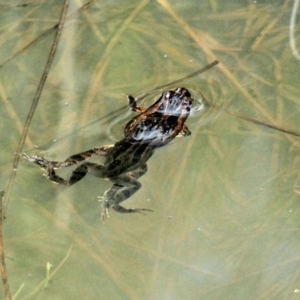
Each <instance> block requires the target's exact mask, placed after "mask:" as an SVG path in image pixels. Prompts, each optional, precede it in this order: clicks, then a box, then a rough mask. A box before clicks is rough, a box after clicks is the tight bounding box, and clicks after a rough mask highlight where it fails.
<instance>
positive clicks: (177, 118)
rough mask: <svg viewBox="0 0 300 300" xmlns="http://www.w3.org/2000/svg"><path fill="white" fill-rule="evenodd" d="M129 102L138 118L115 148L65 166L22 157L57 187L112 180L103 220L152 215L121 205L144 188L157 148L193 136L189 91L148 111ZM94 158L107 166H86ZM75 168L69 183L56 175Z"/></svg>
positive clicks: (166, 95) (173, 93)
mask: <svg viewBox="0 0 300 300" xmlns="http://www.w3.org/2000/svg"><path fill="white" fill-rule="evenodd" d="M128 100H129V106H130V108H131V109H132V110H133V111H135V112H138V113H139V114H138V115H137V116H136V117H134V118H133V119H131V120H130V121H129V122H128V123H127V125H126V126H125V128H124V137H123V139H122V140H120V141H118V142H117V143H116V144H114V145H107V146H103V147H101V148H94V149H91V150H88V151H85V152H82V153H78V154H75V155H72V156H70V157H69V158H67V159H66V160H65V161H63V162H57V161H48V160H46V159H45V158H43V157H40V156H37V155H31V156H29V155H27V154H25V153H24V154H22V157H24V158H26V159H27V160H29V161H30V162H33V163H34V164H36V165H38V166H40V167H41V168H43V169H45V170H46V171H47V177H48V178H49V179H50V180H51V181H53V182H55V183H59V184H64V185H73V184H74V183H76V182H78V181H79V180H81V179H82V178H83V177H84V176H85V175H86V174H87V173H89V174H91V175H94V176H96V177H100V178H107V179H109V180H110V181H111V182H112V183H113V186H112V187H111V188H110V189H109V190H107V191H106V192H105V193H104V195H103V197H102V198H103V211H102V214H101V217H102V220H104V217H105V215H107V216H108V211H109V209H110V208H112V209H114V210H115V211H117V212H119V213H133V212H140V213H142V212H143V211H152V210H150V209H145V208H124V207H123V206H121V205H120V203H121V202H122V201H124V200H126V199H128V198H129V197H131V196H132V195H133V194H134V193H135V192H136V191H137V190H138V189H139V188H140V187H141V183H140V182H139V181H138V179H139V177H141V176H142V175H144V174H145V173H146V172H147V161H148V159H149V158H150V157H151V156H152V154H153V153H154V150H155V149H156V148H158V147H162V146H164V145H166V144H168V143H169V142H170V141H172V140H173V139H174V138H175V137H176V136H177V135H178V134H179V133H182V134H183V135H189V134H191V132H190V131H189V129H188V128H187V126H186V125H185V124H184V123H185V121H186V119H187V118H188V116H189V114H190V110H191V108H192V104H193V99H192V98H191V94H190V92H189V91H188V90H187V89H186V88H184V87H181V88H177V89H175V90H169V91H165V92H163V93H162V95H161V97H160V98H159V99H158V100H157V101H156V102H155V103H153V104H152V105H151V106H150V107H148V108H142V107H139V106H137V102H136V99H135V98H134V97H132V96H131V95H128ZM93 155H100V156H105V158H106V159H105V162H104V164H96V163H92V162H87V161H86V160H87V159H89V158H90V157H91V156H93ZM75 164H80V165H79V166H78V167H77V168H76V169H75V170H74V171H73V172H72V173H71V175H70V178H69V179H67V180H65V179H63V178H61V177H60V176H58V175H57V174H56V173H55V170H56V169H60V168H64V167H69V166H72V165H75Z"/></svg>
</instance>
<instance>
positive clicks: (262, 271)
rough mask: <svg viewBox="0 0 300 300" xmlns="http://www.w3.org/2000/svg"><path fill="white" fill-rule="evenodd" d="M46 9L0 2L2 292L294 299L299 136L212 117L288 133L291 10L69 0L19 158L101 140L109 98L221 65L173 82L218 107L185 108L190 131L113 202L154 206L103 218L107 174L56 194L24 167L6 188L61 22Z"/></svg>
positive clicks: (55, 154)
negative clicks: (128, 193)
mask: <svg viewBox="0 0 300 300" xmlns="http://www.w3.org/2000/svg"><path fill="white" fill-rule="evenodd" d="M58 2H60V1H39V2H38V3H36V2H34V1H28V2H26V1H24V2H18V1H10V2H9V4H0V16H1V17H0V45H1V50H0V67H1V68H0V100H1V107H2V109H1V110H0V116H1V120H2V121H1V123H0V135H1V138H0V139H1V151H0V165H1V181H0V182H1V184H0V190H5V191H6V192H8V186H9V182H10V183H11V186H12V189H11V193H10V194H9V198H8V199H6V201H8V202H5V205H6V211H5V215H6V219H5V220H4V222H3V223H4V224H3V227H4V228H3V238H4V250H5V255H6V265H7V272H8V281H9V284H10V289H11V293H12V294H13V295H15V294H16V293H17V291H18V290H19V292H18V295H17V297H16V299H28V298H30V299H151V300H152V299H243V300H244V299H298V298H299V297H300V296H299V295H300V294H299V291H300V273H299V270H300V268H299V267H300V265H299V263H300V258H299V249H300V176H299V171H298V169H299V163H300V158H299V145H300V143H299V142H300V139H299V138H297V137H295V136H292V135H289V134H284V133H282V132H280V131H278V130H273V129H270V128H268V127H265V126H259V125H255V124H253V123H251V122H248V121H245V120H241V119H239V118H236V117H235V116H232V115H230V114H227V113H226V112H225V111H224V110H223V109H229V110H230V111H233V112H238V113H241V114H243V115H246V116H248V117H250V118H255V119H257V120H260V121H263V122H266V123H268V124H273V125H276V126H278V127H280V128H283V129H288V130H293V131H295V132H299V133H300V123H299V110H300V100H299V96H300V90H299V80H298V78H299V76H300V71H299V62H298V60H297V58H296V57H295V56H294V54H293V52H292V50H291V46H290V42H291V41H290V36H292V37H293V36H294V37H295V45H296V47H297V45H298V48H299V49H300V44H299V42H298V41H299V38H298V37H299V26H298V25H297V23H296V24H295V27H294V32H292V33H291V32H290V29H291V27H290V19H291V15H292V8H293V5H294V2H293V1H277V2H276V4H272V3H271V2H268V1H249V2H247V4H245V3H242V2H241V1H230V3H228V4H226V5H224V3H223V2H224V1H218V0H211V1H201V3H200V4H199V1H189V2H188V3H184V2H182V1H176V0H175V1H167V0H160V1H149V0H148V1H120V0H117V1H106V2H103V1H102V2H103V3H101V1H97V2H95V3H93V2H91V3H90V5H89V6H88V7H87V8H86V9H85V10H82V11H79V12H77V13H75V14H73V13H74V12H75V11H76V10H77V9H78V8H80V7H81V6H82V5H83V4H84V3H82V2H81V1H78V0H76V1H71V3H70V6H69V10H68V16H70V17H69V18H68V19H67V21H66V24H65V26H64V29H63V32H62V37H61V40H60V42H59V45H58V49H57V53H56V56H55V59H54V63H53V65H52V68H51V70H50V73H49V76H48V79H47V82H46V84H45V87H44V88H43V92H42V95H41V98H40V101H39V103H38V106H37V108H36V110H35V113H34V117H33V119H32V121H31V124H30V129H29V133H28V135H27V138H26V141H25V145H24V147H23V150H22V151H23V152H26V153H29V154H34V153H35V154H41V155H43V156H45V157H47V158H50V159H52V160H63V159H65V158H67V157H68V156H70V155H72V154H74V153H77V152H81V151H84V150H87V149H90V148H94V147H99V146H103V145H106V144H112V143H114V142H115V141H116V140H117V139H118V138H120V137H121V136H122V126H123V125H124V122H126V120H128V119H129V118H130V117H132V116H133V114H128V110H127V109H126V108H124V106H126V104H127V100H126V97H125V96H124V94H126V93H127V94H129V93H130V94H133V95H134V96H138V95H140V94H142V93H144V92H147V91H149V90H151V89H153V88H155V87H156V86H160V85H163V84H165V83H168V82H171V81H173V80H176V79H178V78H180V77H184V76H186V75H188V74H190V73H192V72H194V71H196V70H197V69H199V68H201V67H202V66H204V65H206V64H208V63H210V62H212V61H213V60H215V59H218V60H219V61H220V64H219V65H218V66H216V67H214V68H213V69H211V70H209V71H207V72H205V73H204V74H201V75H200V76H197V77H194V78H192V79H188V80H186V81H183V82H182V83H180V85H181V86H186V87H188V88H189V89H191V90H192V91H195V93H196V92H197V91H198V90H200V91H201V92H202V93H203V94H204V95H205V96H206V97H207V98H208V99H209V101H210V102H212V103H214V104H215V105H218V106H221V107H222V109H217V108H213V109H209V110H205V111H204V112H202V113H198V114H195V115H193V116H192V117H191V118H190V119H189V120H188V122H187V125H188V127H189V129H190V130H191V131H192V135H191V136H190V137H184V138H183V137H182V138H178V139H176V140H175V141H174V142H173V143H172V144H170V145H168V146H166V147H165V148H162V149H159V150H158V151H157V152H156V153H155V154H154V156H153V157H152V158H151V159H150V160H149V163H148V168H149V170H148V172H147V174H146V175H144V176H143V177H142V178H141V182H142V184H143V187H142V189H141V190H139V191H138V193H136V194H135V195H134V196H133V197H131V198H130V199H129V200H127V201H126V202H125V203H124V206H127V207H145V208H149V209H152V210H154V212H153V213H147V215H146V216H145V215H142V214H136V215H120V214H118V213H115V212H113V211H112V212H111V214H110V216H111V217H110V218H109V219H108V220H106V222H105V223H104V224H102V223H101V221H100V212H101V203H100V202H98V199H97V197H98V196H102V195H103V193H104V191H105V190H107V189H108V188H109V187H110V186H111V183H110V182H108V181H104V180H100V179H98V178H95V177H92V176H87V177H86V178H85V179H84V180H82V181H81V182H79V183H78V184H76V185H74V186H72V187H65V186H58V185H55V184H53V183H51V182H50V181H48V180H46V179H45V177H43V176H42V174H43V171H41V170H40V169H39V168H37V167H36V166H34V165H32V164H30V163H28V162H27V161H25V160H20V162H19V165H18V171H17V175H16V177H15V179H14V180H13V181H12V179H11V178H12V177H11V173H12V169H13V159H14V152H16V150H17V147H18V145H19V141H20V138H21V134H22V130H23V126H24V124H25V121H26V118H27V116H28V112H29V109H30V106H31V103H32V100H33V97H34V95H35V92H36V89H37V87H38V85H39V81H40V78H41V76H42V73H43V71H44V68H45V64H46V61H47V58H48V55H49V51H50V48H51V45H52V43H53V39H54V36H55V30H51V28H52V27H53V26H55V25H56V24H57V23H58V21H59V18H60V14H61V10H62V5H63V3H58ZM61 2H62V1H61ZM202 2H205V3H202ZM20 3H23V4H27V5H23V6H20V5H19V4H20ZM72 14H73V15H72ZM298 14H299V13H298ZM296 16H297V14H296ZM298 19H299V18H298ZM298 23H299V22H298ZM47 30H49V33H48V34H47V33H45V32H47ZM43 34H44V35H43ZM41 35H43V36H42V37H41V38H40V39H39V40H37V41H36V42H33V41H35V40H36V39H37V38H38V37H39V36H41ZM32 42H33V43H32ZM29 43H32V44H31V45H30V46H28V47H27V48H25V47H26V46H27V45H28V44H29ZM152 100H154V95H153V96H152V98H151V97H150V98H148V99H146V103H145V105H147V104H150V103H151V101H152ZM122 108H123V109H122ZM119 109H121V110H119ZM124 116H125V119H124ZM96 160H97V159H96ZM99 161H102V160H101V159H99ZM68 172H69V170H66V172H62V174H64V175H66V174H68ZM10 180H11V181H10ZM47 264H51V268H50V271H48V273H47ZM47 274H48V275H47Z"/></svg>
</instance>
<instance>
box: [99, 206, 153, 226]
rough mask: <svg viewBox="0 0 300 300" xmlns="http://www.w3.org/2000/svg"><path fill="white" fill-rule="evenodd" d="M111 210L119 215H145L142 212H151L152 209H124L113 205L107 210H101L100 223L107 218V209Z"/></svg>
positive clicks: (105, 208)
mask: <svg viewBox="0 0 300 300" xmlns="http://www.w3.org/2000/svg"><path fill="white" fill-rule="evenodd" d="M110 208H112V209H114V210H115V211H117V212H119V213H136V212H138V213H141V214H143V215H146V214H145V213H144V211H151V212H153V210H152V209H148V208H125V207H123V206H121V205H119V204H114V205H112V206H110V207H109V208H108V207H104V208H103V209H102V212H101V220H102V222H104V220H105V218H106V217H107V218H109V209H110Z"/></svg>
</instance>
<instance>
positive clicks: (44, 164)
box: [21, 153, 51, 169]
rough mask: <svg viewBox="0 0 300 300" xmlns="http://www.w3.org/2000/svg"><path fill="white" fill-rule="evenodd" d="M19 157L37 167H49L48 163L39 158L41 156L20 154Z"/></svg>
mask: <svg viewBox="0 0 300 300" xmlns="http://www.w3.org/2000/svg"><path fill="white" fill-rule="evenodd" d="M21 157H23V158H25V159H27V160H28V161H30V162H32V163H34V164H36V165H38V166H39V167H41V168H43V169H49V167H51V166H50V162H49V161H48V160H47V159H45V158H43V157H41V156H37V155H28V154H26V153H22V154H21Z"/></svg>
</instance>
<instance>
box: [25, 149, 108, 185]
mask: <svg viewBox="0 0 300 300" xmlns="http://www.w3.org/2000/svg"><path fill="white" fill-rule="evenodd" d="M110 147H111V146H105V147H101V148H94V149H91V150H88V151H85V152H81V153H78V154H75V155H72V156H70V157H69V158H67V159H66V160H64V161H62V162H58V161H49V160H47V159H45V158H43V157H41V156H37V155H31V156H29V155H27V154H25V153H23V154H22V157H24V158H26V159H27V160H29V161H30V162H33V163H34V164H36V165H38V166H39V167H41V168H43V169H46V171H47V177H48V178H49V179H50V180H51V181H53V182H55V183H59V184H64V185H72V184H74V183H76V182H77V181H79V180H81V179H82V178H83V177H84V176H85V175H86V174H87V173H92V174H93V175H94V173H95V170H98V173H97V174H98V175H95V176H98V177H102V176H99V175H100V173H101V172H103V168H104V167H103V166H102V165H97V164H93V163H87V162H86V163H85V162H84V163H82V162H83V161H85V160H87V159H89V158H90V157H91V156H93V155H106V154H107V151H108V149H109V148H110ZM78 163H82V164H81V165H80V166H78V167H77V168H76V169H75V170H74V171H73V172H72V174H71V176H70V178H69V179H68V180H66V179H63V178H61V177H60V176H58V175H57V174H56V173H55V170H56V169H61V168H64V167H69V166H72V165H75V164H78ZM95 165H97V166H98V167H95ZM100 169H101V172H99V170H100Z"/></svg>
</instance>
